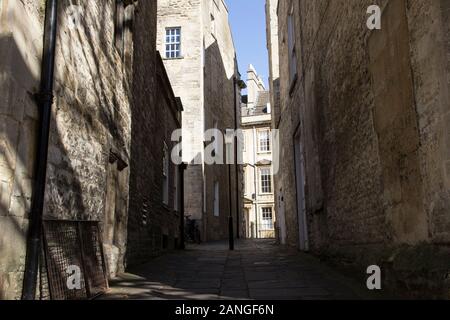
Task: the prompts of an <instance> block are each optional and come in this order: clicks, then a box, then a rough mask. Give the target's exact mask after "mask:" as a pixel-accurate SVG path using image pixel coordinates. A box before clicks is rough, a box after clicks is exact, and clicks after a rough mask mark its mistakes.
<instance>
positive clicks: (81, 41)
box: [0, 0, 131, 298]
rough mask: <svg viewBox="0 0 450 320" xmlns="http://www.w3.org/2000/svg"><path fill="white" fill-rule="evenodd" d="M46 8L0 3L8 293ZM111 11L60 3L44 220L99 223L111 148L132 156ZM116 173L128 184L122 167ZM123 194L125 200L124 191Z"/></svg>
mask: <svg viewBox="0 0 450 320" xmlns="http://www.w3.org/2000/svg"><path fill="white" fill-rule="evenodd" d="M44 6H45V2H44V1H39V2H31V1H28V2H23V1H2V11H1V12H2V16H1V19H0V23H1V24H2V35H1V37H2V39H1V41H2V42H3V41H5V43H4V44H2V46H1V48H2V50H7V51H5V52H3V51H2V54H1V56H2V61H1V68H2V82H1V87H2V90H5V92H7V93H8V94H6V93H5V94H4V95H3V94H2V96H1V99H2V101H1V106H2V108H1V110H2V116H4V117H5V121H2V123H6V124H7V126H8V127H7V128H8V130H2V134H1V141H2V148H3V146H4V148H7V149H5V153H4V152H2V162H1V163H2V168H3V167H6V168H8V170H7V172H4V170H3V169H2V174H1V180H2V188H3V187H6V186H8V189H9V188H10V187H13V189H9V190H10V191H8V190H5V192H3V190H2V206H1V207H2V214H1V215H2V217H3V218H2V219H4V221H2V230H7V231H6V232H5V233H4V232H2V235H1V236H2V241H1V245H0V250H1V252H2V254H1V256H2V258H4V259H6V260H7V261H8V262H7V263H5V264H4V263H1V265H2V267H3V266H6V267H7V269H8V270H2V273H1V274H2V275H1V280H0V292H1V296H2V297H6V298H17V297H19V296H20V293H21V277H22V272H23V264H24V254H25V239H26V224H27V216H28V214H29V210H30V202H31V195H32V176H33V168H34V154H35V152H36V128H37V119H38V109H37V105H36V103H35V102H34V101H33V100H32V98H31V97H32V94H34V93H37V90H38V87H39V83H38V81H39V77H40V59H41V53H40V50H41V47H42V30H43V14H44V9H45V8H44ZM74 9H75V10H77V12H79V15H78V16H79V19H77V20H75V21H74V20H73V18H74V15H73V14H72V13H73V12H74ZM114 10H115V2H114V1H112V0H103V1H97V2H95V4H92V3H89V4H88V3H87V2H82V1H80V2H73V1H60V2H59V12H58V17H59V20H58V33H57V49H56V61H55V67H56V68H55V91H54V93H55V103H54V106H53V110H52V123H51V133H50V146H49V159H48V174H47V186H46V195H45V208H44V217H45V218H46V219H49V218H53V219H65V220H93V221H100V222H103V220H104V215H105V197H106V189H107V187H106V179H107V168H108V165H109V160H110V154H111V151H112V152H114V153H115V154H117V155H118V156H119V157H120V158H121V159H122V160H123V161H124V162H125V163H127V162H129V160H128V159H129V153H130V152H129V150H130V127H131V119H130V102H129V92H128V91H127V85H126V82H127V81H126V78H125V76H124V72H123V68H124V65H123V63H122V60H121V58H120V56H119V54H118V53H117V51H116V49H115V47H114ZM5 97H9V98H8V99H15V101H9V100H5ZM12 102H14V103H12ZM11 111H14V114H12V113H11ZM4 154H6V155H7V158H6V159H3V157H4ZM8 172H9V173H8ZM13 173H14V174H13ZM122 179H123V180H125V183H122V185H125V186H126V185H127V184H128V182H127V180H128V176H127V174H126V173H125V176H124V177H123V178H122ZM122 191H123V193H124V194H123V198H124V199H125V201H126V199H127V198H128V195H127V188H126V187H125V188H124V190H122ZM123 209H124V210H125V212H120V213H118V214H119V215H122V216H126V205H125V206H124V208H123ZM103 227H105V226H103ZM122 230H125V231H126V220H125V226H122ZM20 244H22V245H20Z"/></svg>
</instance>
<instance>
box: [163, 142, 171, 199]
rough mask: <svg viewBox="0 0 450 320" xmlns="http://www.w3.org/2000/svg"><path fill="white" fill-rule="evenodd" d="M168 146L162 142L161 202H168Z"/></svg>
mask: <svg viewBox="0 0 450 320" xmlns="http://www.w3.org/2000/svg"><path fill="white" fill-rule="evenodd" d="M169 167H170V164H169V148H168V147H167V144H166V143H164V148H163V202H164V204H166V205H168V204H169Z"/></svg>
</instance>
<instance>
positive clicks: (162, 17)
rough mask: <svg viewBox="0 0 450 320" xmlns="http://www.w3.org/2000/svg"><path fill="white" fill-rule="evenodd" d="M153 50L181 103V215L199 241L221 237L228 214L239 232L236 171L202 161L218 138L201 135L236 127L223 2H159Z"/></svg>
mask: <svg viewBox="0 0 450 320" xmlns="http://www.w3.org/2000/svg"><path fill="white" fill-rule="evenodd" d="M157 48H158V50H160V51H161V53H162V57H163V60H164V64H165V66H166V68H167V72H168V74H169V78H170V82H171V83H172V86H173V88H174V91H175V94H176V95H177V96H179V97H181V99H182V100H183V107H184V112H183V126H182V127H183V159H184V162H186V163H188V164H189V166H188V169H187V171H186V177H185V185H186V191H185V195H184V196H185V214H186V216H188V217H190V219H193V220H195V221H196V223H197V226H198V228H199V230H200V233H201V237H202V239H203V240H205V241H207V240H219V239H224V238H227V237H228V218H229V215H230V213H231V214H232V216H233V219H234V223H233V224H234V231H235V234H236V231H237V229H239V230H240V229H241V228H240V227H239V226H240V221H241V219H240V217H241V212H242V201H241V196H240V192H241V187H240V184H241V183H242V176H241V170H240V168H239V167H238V166H235V165H233V166H226V165H223V164H218V163H216V164H211V163H207V161H205V158H207V157H208V156H211V155H212V154H213V152H208V151H206V149H207V148H205V147H207V146H208V145H210V144H211V143H212V142H213V141H214V138H218V139H219V140H217V146H218V148H219V149H220V146H221V145H222V144H221V143H220V142H221V141H220V140H221V139H220V134H213V135H212V136H213V137H212V136H210V135H206V134H205V132H207V131H208V130H211V129H217V130H219V131H220V132H222V133H224V132H225V130H226V129H235V128H237V127H239V119H240V110H239V109H240V108H239V101H240V92H239V87H238V82H239V73H238V69H237V63H236V53H235V48H234V44H233V38H232V34H231V29H230V26H229V22H228V8H227V6H226V3H225V1H224V0H193V1H188V0H181V1H172V0H160V1H159V2H158V39H157ZM205 136H206V137H205ZM217 151H218V152H217V156H218V157H219V158H224V157H220V154H221V153H222V152H220V150H217ZM222 151H223V150H222ZM219 162H224V160H223V159H222V160H220V161H219ZM228 170H231V177H232V179H231V183H230V182H229V175H228ZM230 194H231V201H230Z"/></svg>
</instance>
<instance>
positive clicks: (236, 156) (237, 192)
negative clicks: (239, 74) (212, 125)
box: [233, 77, 241, 239]
mask: <svg viewBox="0 0 450 320" xmlns="http://www.w3.org/2000/svg"><path fill="white" fill-rule="evenodd" d="M237 85H238V82H237V79H236V77H233V88H234V132H235V133H236V132H237V129H238V119H237V108H238V103H237V98H238V95H237V87H236V86H237ZM234 165H235V173H236V177H235V179H236V190H235V191H236V238H237V239H239V238H240V233H241V226H240V220H239V199H240V197H239V167H238V138H237V136H236V137H235V143H234Z"/></svg>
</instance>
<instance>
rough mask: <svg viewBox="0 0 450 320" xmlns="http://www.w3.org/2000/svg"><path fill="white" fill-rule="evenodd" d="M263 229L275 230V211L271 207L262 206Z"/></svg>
mask: <svg viewBox="0 0 450 320" xmlns="http://www.w3.org/2000/svg"><path fill="white" fill-rule="evenodd" d="M261 220H262V225H261V229H262V230H273V229H274V225H273V211H272V208H271V207H266V208H261Z"/></svg>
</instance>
